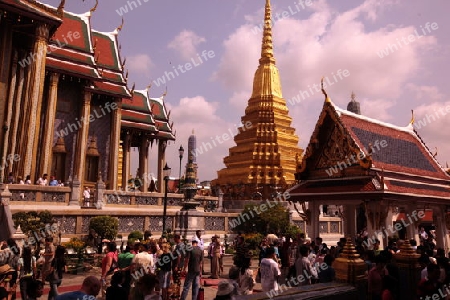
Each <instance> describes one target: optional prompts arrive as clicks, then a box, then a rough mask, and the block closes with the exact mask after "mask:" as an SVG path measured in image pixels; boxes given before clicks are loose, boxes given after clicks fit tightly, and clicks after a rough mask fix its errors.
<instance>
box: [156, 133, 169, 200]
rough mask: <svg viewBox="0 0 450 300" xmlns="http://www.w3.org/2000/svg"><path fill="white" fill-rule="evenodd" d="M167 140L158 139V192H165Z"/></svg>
mask: <svg viewBox="0 0 450 300" xmlns="http://www.w3.org/2000/svg"><path fill="white" fill-rule="evenodd" d="M166 147H167V141H165V140H159V141H158V192H160V193H165V189H164V178H163V176H164V174H163V168H164V166H165V164H166Z"/></svg>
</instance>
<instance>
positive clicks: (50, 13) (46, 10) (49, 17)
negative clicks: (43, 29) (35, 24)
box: [0, 0, 65, 26]
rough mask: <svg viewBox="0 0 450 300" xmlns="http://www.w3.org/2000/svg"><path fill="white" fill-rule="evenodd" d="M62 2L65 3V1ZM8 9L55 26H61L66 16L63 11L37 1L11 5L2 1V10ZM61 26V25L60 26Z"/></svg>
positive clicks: (19, 0)
mask: <svg viewBox="0 0 450 300" xmlns="http://www.w3.org/2000/svg"><path fill="white" fill-rule="evenodd" d="M62 2H65V1H64V0H63V1H62ZM2 7H4V8H7V10H8V11H12V12H14V13H17V14H21V15H22V16H27V17H30V18H31V19H36V20H39V21H44V22H46V23H52V24H54V25H57V24H61V23H62V18H63V15H64V12H63V11H58V9H56V8H53V7H51V6H49V5H45V4H43V3H41V2H39V1H35V0H18V1H12V2H10V3H5V2H3V1H0V8H2ZM58 26H59V25H58Z"/></svg>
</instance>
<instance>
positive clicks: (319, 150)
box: [288, 90, 450, 253]
mask: <svg viewBox="0 0 450 300" xmlns="http://www.w3.org/2000/svg"><path fill="white" fill-rule="evenodd" d="M323 92H324V94H325V95H326V92H325V91H324V90H323ZM352 98H353V99H352V101H351V102H350V103H349V106H348V109H349V110H345V109H341V108H339V107H337V106H336V105H335V104H334V103H333V102H332V101H331V100H330V98H329V97H328V96H327V95H326V97H325V102H324V104H323V108H322V111H321V113H320V115H319V118H318V121H317V123H316V126H315V129H314V132H313V134H312V135H311V138H310V142H309V144H308V147H307V148H306V150H305V153H304V156H303V158H302V160H301V162H300V163H299V165H298V167H297V173H296V178H297V180H298V183H297V185H295V186H294V187H292V188H290V189H289V190H288V192H289V194H290V196H291V198H290V199H289V200H290V201H293V202H294V203H299V204H302V207H303V208H304V212H305V216H306V222H307V225H308V234H309V235H310V236H314V237H316V236H319V235H321V233H322V228H321V222H320V221H319V205H342V206H343V211H342V212H341V213H342V216H343V221H344V224H345V225H344V230H343V233H344V234H345V235H346V236H350V237H355V236H356V234H357V233H359V231H362V230H366V231H367V232H368V234H369V237H370V238H378V239H379V240H380V241H382V242H384V245H386V243H387V241H388V237H393V236H396V237H397V238H403V239H412V238H415V239H417V242H419V239H418V229H419V227H422V226H423V227H424V228H426V229H427V230H435V234H436V243H437V247H441V248H444V249H446V253H447V252H448V250H449V246H450V244H449V239H448V232H447V231H448V230H449V229H450V222H449V221H450V218H449V211H450V198H449V197H450V176H449V175H448V173H447V172H446V170H444V169H443V167H442V166H441V165H440V164H439V163H438V162H437V160H436V155H435V154H433V153H431V151H430V150H429V148H428V147H427V146H426V144H425V142H424V141H423V140H422V138H421V137H420V135H419V134H418V132H417V131H416V130H415V129H414V127H413V122H414V117H413V118H412V120H411V122H410V123H409V124H408V125H407V126H405V127H400V126H395V125H393V124H389V123H385V122H381V121H379V120H375V119H371V118H368V117H366V116H363V115H361V114H360V111H359V103H357V102H356V101H355V97H354V96H352ZM417 216H419V217H417Z"/></svg>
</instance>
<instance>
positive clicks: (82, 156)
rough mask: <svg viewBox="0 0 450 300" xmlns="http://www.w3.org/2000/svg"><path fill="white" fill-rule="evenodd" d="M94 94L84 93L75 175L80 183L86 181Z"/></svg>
mask: <svg viewBox="0 0 450 300" xmlns="http://www.w3.org/2000/svg"><path fill="white" fill-rule="evenodd" d="M91 99H92V93H91V92H90V91H87V90H85V91H84V99H83V107H82V108H81V116H80V121H81V122H80V123H81V128H79V129H78V135H77V147H76V152H75V168H74V175H75V176H77V178H78V180H79V181H80V183H83V181H84V166H85V162H86V150H87V143H88V136H89V115H90V114H91Z"/></svg>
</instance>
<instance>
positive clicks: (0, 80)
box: [0, 16, 13, 179]
mask: <svg viewBox="0 0 450 300" xmlns="http://www.w3.org/2000/svg"><path fill="white" fill-rule="evenodd" d="M12 35H13V29H12V23H11V20H10V19H9V18H8V17H4V16H2V17H1V19H0V142H1V143H0V145H3V143H4V142H5V140H6V132H5V131H4V128H3V125H4V122H5V118H6V101H7V99H8V94H7V93H8V84H9V74H10V66H11V56H12ZM0 152H1V151H0ZM1 154H2V155H1V157H0V160H1V161H3V157H4V155H6V153H1ZM0 174H3V173H0ZM1 177H2V176H1V175H0V179H1Z"/></svg>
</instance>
